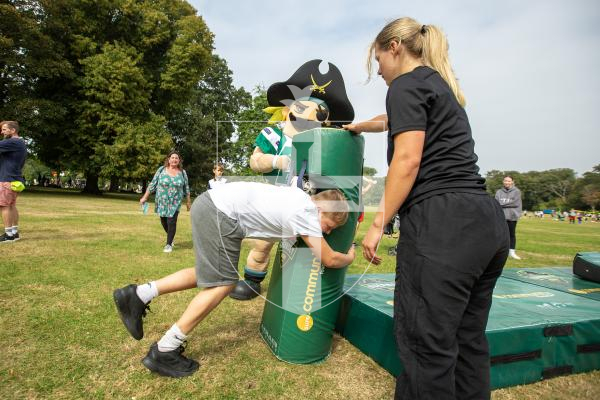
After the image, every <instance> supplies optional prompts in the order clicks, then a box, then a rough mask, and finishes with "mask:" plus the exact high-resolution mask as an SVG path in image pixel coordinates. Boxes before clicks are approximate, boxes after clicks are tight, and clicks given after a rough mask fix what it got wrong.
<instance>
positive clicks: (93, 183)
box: [82, 172, 102, 195]
mask: <svg viewBox="0 0 600 400" xmlns="http://www.w3.org/2000/svg"><path fill="white" fill-rule="evenodd" d="M82 193H88V194H96V195H98V194H102V192H101V191H100V189H98V175H97V174H95V173H92V172H87V173H86V176H85V187H84V188H83V190H82Z"/></svg>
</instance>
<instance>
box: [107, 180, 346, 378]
mask: <svg viewBox="0 0 600 400" xmlns="http://www.w3.org/2000/svg"><path fill="white" fill-rule="evenodd" d="M191 218H192V237H193V240H194V249H195V253H196V266H195V268H186V269H182V270H180V271H179V272H175V273H174V274H171V275H169V276H166V277H164V278H162V279H159V280H157V281H152V282H149V283H147V284H145V285H140V286H137V285H134V284H132V285H128V286H125V287H123V288H120V289H116V290H115V291H114V293H113V297H114V300H115V303H116V305H117V310H118V311H119V315H120V317H121V320H122V321H123V323H124V324H125V327H126V328H127V330H128V331H129V333H130V334H131V336H133V337H134V338H135V339H137V340H140V339H141V338H142V337H143V336H144V332H143V323H142V317H144V316H145V315H146V309H147V308H148V304H149V303H150V301H151V300H152V299H153V298H154V297H156V296H158V295H162V294H166V293H172V292H177V291H181V290H185V289H191V288H195V287H200V288H204V290H202V291H200V292H199V293H198V294H197V295H196V297H194V298H193V299H192V301H191V302H190V304H189V305H188V307H187V309H186V310H185V312H184V313H183V314H182V315H181V317H180V318H179V320H178V321H177V323H175V324H174V325H173V326H172V327H171V328H170V329H169V330H168V331H167V332H166V333H165V335H164V336H163V337H162V338H161V339H160V340H159V341H158V342H157V343H154V344H153V345H152V346H151V347H150V350H149V352H148V354H147V355H146V357H145V358H144V359H143V360H142V363H143V364H144V366H146V368H148V369H149V370H151V371H154V372H157V373H159V374H160V375H164V376H171V377H184V376H188V375H191V374H193V373H194V372H195V371H196V370H197V369H198V367H199V363H198V362H197V361H195V360H192V359H189V358H186V357H185V356H183V354H182V353H183V346H182V345H183V342H184V341H185V339H186V338H187V335H188V334H189V333H190V332H191V331H192V330H193V329H194V328H195V327H196V325H197V324H198V323H199V322H200V321H202V320H203V319H204V318H205V317H206V316H207V315H208V314H209V313H210V312H211V311H212V310H213V309H214V308H215V307H217V306H218V305H219V303H220V302H221V301H222V300H223V299H224V298H225V297H226V296H227V295H228V294H229V292H230V291H231V290H232V289H233V288H234V287H235V285H236V283H237V282H238V280H239V274H238V270H237V268H238V265H237V264H238V260H239V256H240V250H241V244H242V240H243V239H244V238H246V237H251V238H260V239H266V240H273V241H279V240H281V239H292V240H294V239H295V238H297V237H298V236H300V237H301V238H302V240H303V241H304V242H305V243H306V245H307V246H308V247H309V248H310V250H311V251H312V252H313V254H314V255H315V256H316V257H317V258H318V259H320V260H321V262H322V263H323V264H324V265H325V266H327V267H329V268H343V267H345V266H347V265H349V264H351V263H352V261H353V260H354V248H351V249H350V250H349V251H348V253H347V254H343V253H339V252H336V251H334V250H332V249H331V247H329V245H328V244H327V242H326V241H325V239H324V238H323V232H325V233H327V234H329V233H330V232H331V231H332V230H333V229H335V228H337V227H338V226H341V225H344V224H345V223H346V221H347V219H348V203H347V201H346V199H345V198H344V195H343V194H342V193H341V192H340V191H339V190H326V191H323V192H321V193H318V194H316V195H314V196H309V195H308V194H306V193H304V192H303V191H302V190H300V189H298V188H295V187H286V186H273V185H268V184H261V183H252V182H234V183H228V184H227V185H221V186H218V187H216V188H214V189H211V190H209V191H207V192H204V193H203V194H202V195H201V196H199V197H198V198H197V199H196V200H195V201H194V204H193V205H192V208H191Z"/></svg>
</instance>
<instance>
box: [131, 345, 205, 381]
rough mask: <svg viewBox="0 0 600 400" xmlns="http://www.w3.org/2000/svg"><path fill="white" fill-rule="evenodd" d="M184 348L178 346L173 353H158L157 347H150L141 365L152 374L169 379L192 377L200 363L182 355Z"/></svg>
mask: <svg viewBox="0 0 600 400" xmlns="http://www.w3.org/2000/svg"><path fill="white" fill-rule="evenodd" d="M184 350H185V348H184V347H183V346H179V347H178V348H177V349H175V350H173V351H165V352H163V351H159V350H158V345H157V344H156V343H154V344H153V345H152V346H150V350H148V354H147V355H146V357H144V359H143V360H142V364H144V366H145V367H146V368H148V369H149V370H150V371H152V372H156V373H157V374H159V375H162V376H169V377H171V378H183V377H184V376H189V375H192V374H193V373H194V372H196V371H197V370H198V368H200V363H199V362H198V361H196V360H192V359H191V358H187V357H185V356H184V355H183V354H182V353H183V352H184Z"/></svg>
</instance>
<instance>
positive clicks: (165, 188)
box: [140, 151, 192, 253]
mask: <svg viewBox="0 0 600 400" xmlns="http://www.w3.org/2000/svg"><path fill="white" fill-rule="evenodd" d="M153 192H156V196H155V199H154V203H155V208H154V212H155V213H157V214H158V215H159V216H160V223H161V224H162V226H163V229H164V230H165V232H166V233H167V244H166V245H165V248H164V249H163V251H164V252H165V253H170V252H171V251H173V238H174V237H175V232H176V230H177V216H178V215H179V207H181V202H182V201H183V197H184V196H185V197H186V199H187V202H186V207H187V210H188V211H189V210H190V207H191V205H192V202H191V200H190V186H189V184H188V177H187V174H186V173H185V170H184V169H183V164H182V162H181V156H180V155H179V154H178V153H177V152H175V151H172V152H170V153H169V155H168V156H167V158H166V159H165V165H163V166H162V167H160V168H159V169H158V170H157V171H156V173H155V174H154V178H152V182H150V185H149V186H148V189H147V190H146V193H144V195H143V196H142V198H141V199H140V204H142V205H143V204H144V203H145V202H146V201H148V197H149V196H150V193H153Z"/></svg>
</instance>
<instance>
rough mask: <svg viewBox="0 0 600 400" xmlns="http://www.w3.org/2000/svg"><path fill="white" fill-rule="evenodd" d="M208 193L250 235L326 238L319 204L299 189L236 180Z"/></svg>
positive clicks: (264, 237) (219, 207)
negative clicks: (318, 207)
mask: <svg viewBox="0 0 600 400" xmlns="http://www.w3.org/2000/svg"><path fill="white" fill-rule="evenodd" d="M208 194H209V195H210V197H211V199H212V201H213V203H215V206H216V207H217V208H218V209H219V210H220V211H221V212H223V213H224V214H225V215H227V216H228V217H229V218H233V219H235V220H237V221H238V223H239V224H240V226H241V227H242V229H243V230H244V233H245V236H246V237H250V238H257V239H276V240H279V239H283V238H289V239H291V238H295V237H297V236H312V237H323V232H322V231H321V223H320V222H319V212H318V210H317V206H316V205H315V203H313V201H312V200H311V198H310V196H309V195H307V194H306V193H304V192H303V191H302V190H300V189H298V188H295V187H287V186H274V185H268V184H264V183H256V182H232V183H228V184H227V185H220V186H218V187H216V188H214V189H211V190H209V191H208Z"/></svg>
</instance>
